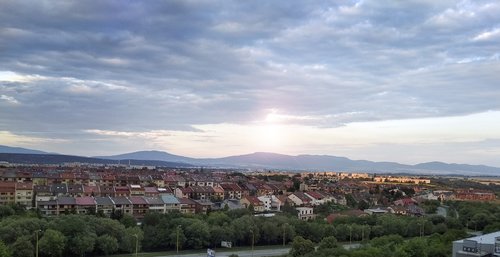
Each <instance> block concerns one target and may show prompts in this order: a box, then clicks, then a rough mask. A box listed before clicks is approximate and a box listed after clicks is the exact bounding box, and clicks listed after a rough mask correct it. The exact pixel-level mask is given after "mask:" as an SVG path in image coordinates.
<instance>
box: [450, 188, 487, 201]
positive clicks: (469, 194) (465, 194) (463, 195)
mask: <svg viewBox="0 0 500 257" xmlns="http://www.w3.org/2000/svg"><path fill="white" fill-rule="evenodd" d="M455 199H456V200H462V201H494V200H495V199H496V196H495V193H494V192H492V191H484V190H457V191H456V192H455Z"/></svg>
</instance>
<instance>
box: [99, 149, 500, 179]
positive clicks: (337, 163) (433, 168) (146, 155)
mask: <svg viewBox="0 0 500 257" xmlns="http://www.w3.org/2000/svg"><path fill="white" fill-rule="evenodd" d="M100 158H105V159H145V160H146V159H151V158H153V159H157V160H162V161H181V162H186V163H191V164H194V165H206V166H228V167H245V168H270V169H292V170H337V171H339V170H343V171H366V172H409V173H428V174H429V173H431V174H462V175H495V176H498V175H500V168H497V167H490V166H485V165H468V164H447V163H443V162H427V163H421V164H417V165H406V164H400V163H396V162H373V161H366V160H351V159H348V158H345V157H337V156H330V155H297V156H292V155H285V154H276V153H265V152H257V153H252V154H245V155H237V156H229V157H223V158H189V157H184V156H178V155H173V154H169V153H166V152H161V151H139V152H133V153H127V154H121V155H115V156H103V157H100Z"/></svg>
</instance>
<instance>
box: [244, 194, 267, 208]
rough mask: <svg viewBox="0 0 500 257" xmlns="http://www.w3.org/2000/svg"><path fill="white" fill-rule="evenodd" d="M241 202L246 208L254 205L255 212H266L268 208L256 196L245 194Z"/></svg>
mask: <svg viewBox="0 0 500 257" xmlns="http://www.w3.org/2000/svg"><path fill="white" fill-rule="evenodd" d="M240 203H241V205H243V206H245V208H250V206H253V211H254V212H264V211H265V210H266V208H265V205H264V203H263V202H261V201H260V200H259V198H257V197H256V196H245V197H243V198H241V200H240Z"/></svg>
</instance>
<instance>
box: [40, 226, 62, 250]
mask: <svg viewBox="0 0 500 257" xmlns="http://www.w3.org/2000/svg"><path fill="white" fill-rule="evenodd" d="M65 243H66V237H64V235H63V234H62V233H61V232H59V231H56V230H52V229H47V230H46V231H45V232H44V233H43V236H42V238H41V239H40V241H39V247H40V252H42V253H43V254H44V255H46V256H50V257H59V256H62V254H63V251H64V246H65Z"/></svg>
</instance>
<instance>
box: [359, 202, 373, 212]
mask: <svg viewBox="0 0 500 257" xmlns="http://www.w3.org/2000/svg"><path fill="white" fill-rule="evenodd" d="M368 208H370V204H369V203H368V202H367V201H365V200H360V201H359V202H358V209H360V210H364V209H368Z"/></svg>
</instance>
